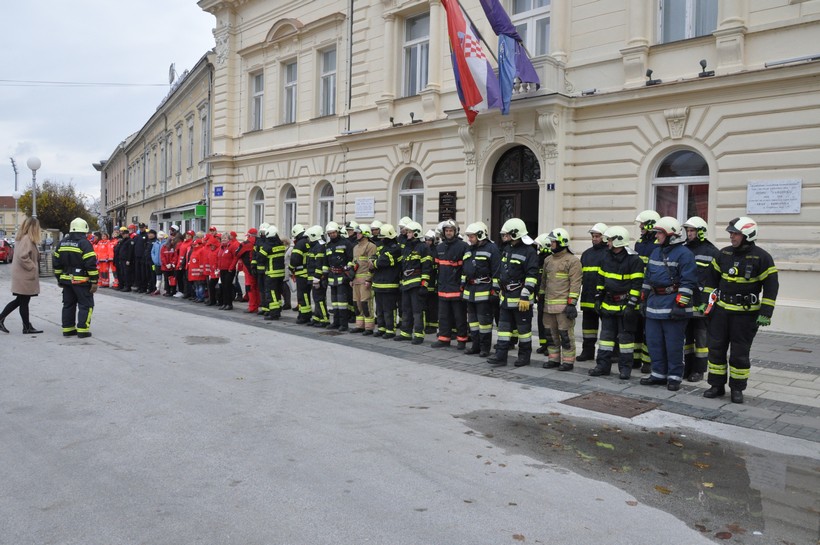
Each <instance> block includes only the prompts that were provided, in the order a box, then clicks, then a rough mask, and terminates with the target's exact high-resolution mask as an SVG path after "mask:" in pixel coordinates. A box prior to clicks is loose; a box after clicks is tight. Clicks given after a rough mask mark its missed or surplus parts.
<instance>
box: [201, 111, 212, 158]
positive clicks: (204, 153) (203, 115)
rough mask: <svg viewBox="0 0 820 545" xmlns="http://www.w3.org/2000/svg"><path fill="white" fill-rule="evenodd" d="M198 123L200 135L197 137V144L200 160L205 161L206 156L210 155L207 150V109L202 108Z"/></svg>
mask: <svg viewBox="0 0 820 545" xmlns="http://www.w3.org/2000/svg"><path fill="white" fill-rule="evenodd" d="M199 121H200V123H201V126H200V129H199V130H200V135H199V138H200V142H199V151H200V159H205V158H206V157H207V156H208V154H209V153H210V149H209V146H208V140H209V137H208V134H209V132H208V128H209V127H208V109H207V108H203V109H202V110H201V111H200V112H199Z"/></svg>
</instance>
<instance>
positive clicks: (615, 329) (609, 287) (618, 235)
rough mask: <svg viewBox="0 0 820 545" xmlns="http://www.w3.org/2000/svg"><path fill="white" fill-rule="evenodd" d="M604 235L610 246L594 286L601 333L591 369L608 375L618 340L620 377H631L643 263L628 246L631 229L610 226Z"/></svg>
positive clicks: (601, 374) (596, 372)
mask: <svg viewBox="0 0 820 545" xmlns="http://www.w3.org/2000/svg"><path fill="white" fill-rule="evenodd" d="M604 237H605V238H606V239H607V245H608V247H609V249H608V250H607V252H606V254H605V255H604V258H603V259H602V260H601V264H600V266H599V269H598V282H597V284H596V286H595V310H596V311H597V313H598V315H599V316H600V317H601V334H600V337H599V341H598V355H597V357H596V358H595V367H593V368H592V369H590V370H589V375H590V376H593V377H598V376H605V375H609V373H610V372H611V370H612V358H613V351H614V349H615V343H616V342H617V343H618V347H619V353H618V371H619V377H620V379H621V380H629V378H630V376H631V374H632V367H633V362H634V356H633V351H634V350H635V344H634V343H635V332H636V331H637V330H638V327H640V311H639V310H638V304H639V302H640V297H641V286H642V285H643V270H644V264H643V261H642V260H641V258H640V257H639V256H638V255H637V253H635V252H634V251H633V250H631V249H630V248H629V232H628V231H627V230H626V228H625V227H621V226H614V227H610V228H608V229H607V230H606V232H605V233H604Z"/></svg>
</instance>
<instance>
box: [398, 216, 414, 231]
mask: <svg viewBox="0 0 820 545" xmlns="http://www.w3.org/2000/svg"><path fill="white" fill-rule="evenodd" d="M411 223H413V220H412V219H410V218H409V217H407V216H404V217H403V218H402V219H400V220H399V229H406V228H407V226H408V225H409V224H411Z"/></svg>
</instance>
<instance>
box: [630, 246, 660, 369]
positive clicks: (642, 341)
mask: <svg viewBox="0 0 820 545" xmlns="http://www.w3.org/2000/svg"><path fill="white" fill-rule="evenodd" d="M654 250H655V232H654V231H647V232H646V233H644V234H642V235H641V238H639V239H638V241H637V242H635V251H636V252H637V253H638V256H639V257H640V258H641V261H643V264H644V267H645V266H646V264H647V263H649V256H650V255H652V252H653V251H654ZM645 328H646V324H645V320H644V318H643V316H641V315H640V314H639V315H638V327H637V329H636V331H635V341H634V351H633V360H634V362H633V367H635V368H636V369H637V368H638V367H640V368H641V373H649V372H650V371H651V369H652V365H651V361H650V359H649V349H648V348H647V347H646V337H645V332H644V330H645Z"/></svg>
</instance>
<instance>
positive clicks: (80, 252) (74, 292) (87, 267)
mask: <svg viewBox="0 0 820 545" xmlns="http://www.w3.org/2000/svg"><path fill="white" fill-rule="evenodd" d="M51 259H52V265H53V266H54V275H55V276H56V277H57V283H58V284H59V285H60V286H62V288H63V335H64V336H66V337H68V336H71V335H77V336H79V337H90V336H91V332H90V331H89V329H90V327H91V315H92V313H93V310H94V293H93V292H92V289H94V290H95V291H96V289H97V280H98V277H99V273H98V272H97V254H95V253H94V248H93V247H92V246H91V243H90V242H89V241H88V239H86V237H85V233H69V234H67V235H66V236H65V238H64V239H63V240H61V241H60V242H59V243H58V244H57V248H56V249H55V250H54V253H53V254H52V257H51Z"/></svg>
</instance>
